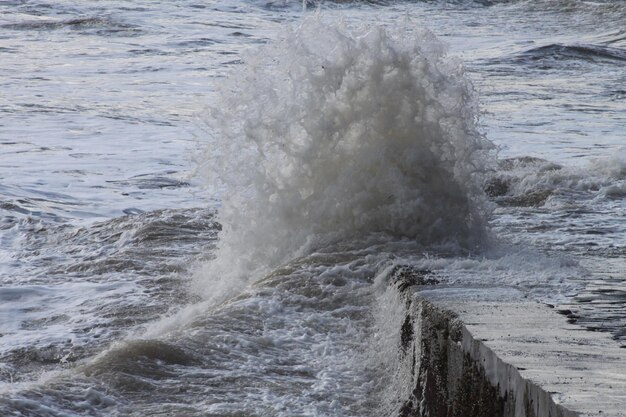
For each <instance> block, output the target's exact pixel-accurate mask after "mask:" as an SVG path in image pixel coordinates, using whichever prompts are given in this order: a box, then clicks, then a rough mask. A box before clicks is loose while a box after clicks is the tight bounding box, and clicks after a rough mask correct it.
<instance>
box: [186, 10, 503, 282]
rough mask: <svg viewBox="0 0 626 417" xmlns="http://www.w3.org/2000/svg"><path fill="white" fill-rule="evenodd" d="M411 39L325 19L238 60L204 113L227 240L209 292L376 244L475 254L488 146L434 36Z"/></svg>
mask: <svg viewBox="0 0 626 417" xmlns="http://www.w3.org/2000/svg"><path fill="white" fill-rule="evenodd" d="M410 32H411V31H407V30H406V28H404V29H399V30H394V31H393V32H391V31H390V30H385V29H382V28H380V27H376V26H368V27H361V28H356V29H355V28H347V27H346V26H345V25H344V24H342V23H336V22H335V23H326V22H324V19H323V18H322V17H320V16H317V17H315V18H310V19H306V20H305V21H303V22H302V23H301V24H300V25H299V26H298V27H296V28H290V29H288V30H287V31H286V33H285V34H284V36H283V37H282V40H279V41H277V42H274V43H272V44H269V45H266V46H264V47H262V48H260V49H258V50H257V51H256V52H252V53H249V54H248V55H247V56H245V57H244V63H243V65H241V66H240V67H239V68H238V69H237V70H236V71H235V72H234V73H233V74H232V75H231V77H230V78H229V79H228V80H227V82H226V83H225V84H224V86H223V87H222V88H221V90H220V91H219V92H218V96H219V100H218V101H217V103H216V104H214V105H212V106H211V107H210V109H209V111H208V113H207V116H206V123H207V126H208V132H209V135H208V136H209V138H208V142H209V143H208V144H207V146H206V148H205V149H206V150H205V151H204V152H203V153H202V154H201V155H200V156H199V158H198V159H199V161H200V171H201V173H202V175H204V176H205V177H206V178H207V179H208V181H209V183H210V184H211V185H212V187H213V192H215V193H217V194H218V195H219V198H220V200H221V208H220V209H219V221H220V222H221V224H222V226H223V231H222V233H221V236H220V239H221V241H220V244H219V248H218V251H217V259H216V260H215V261H213V262H211V263H210V264H209V265H208V266H206V267H204V268H202V270H201V271H200V272H199V273H198V275H199V276H200V277H201V280H202V281H206V279H205V276H206V275H212V276H213V277H218V280H219V281H222V283H223V284H224V285H226V287H233V286H237V283H242V282H247V281H249V279H250V277H255V276H257V277H258V276H259V275H260V274H262V273H264V272H267V271H268V270H270V269H271V268H274V267H276V266H277V265H280V264H282V263H284V262H286V261H288V260H290V259H292V258H294V257H296V256H300V255H305V254H307V253H309V252H310V251H312V250H314V249H317V248H320V247H323V246H325V245H328V244H330V243H333V242H338V241H346V240H350V239H358V238H363V237H366V236H368V235H372V234H378V235H384V236H389V237H392V238H394V239H396V238H402V239H411V240H415V241H417V242H419V243H420V244H423V245H433V244H446V245H449V246H453V247H456V248H462V249H472V248H475V247H476V246H478V245H480V243H481V241H482V240H483V238H484V234H485V219H486V216H487V212H488V209H487V204H486V203H485V199H484V194H483V192H482V189H481V186H482V183H481V181H482V174H483V173H484V172H485V171H487V170H488V169H489V167H490V163H491V162H490V161H491V160H490V158H489V157H488V155H489V152H490V149H492V144H491V143H490V142H489V141H488V140H487V139H485V138H484V137H483V135H481V133H480V132H479V131H478V129H477V101H476V97H475V93H474V90H473V88H472V85H471V83H470V82H469V80H468V79H467V78H466V76H465V74H464V70H463V66H462V64H461V63H460V61H459V60H457V59H454V58H451V57H449V56H448V55H447V54H446V48H445V45H444V44H443V43H442V42H440V41H439V40H437V39H436V38H435V36H434V35H433V34H432V33H431V32H429V31H427V30H422V31H418V33H417V34H415V33H412V34H409V33H410ZM413 32H415V31H413ZM252 279H254V278H252ZM210 281H211V282H212V284H211V285H210V287H211V288H210V289H209V292H210V293H213V294H215V292H216V291H217V292H221V290H218V289H217V288H216V287H215V285H217V284H216V280H215V279H210ZM226 281H228V282H229V283H228V284H226V283H225V282H226Z"/></svg>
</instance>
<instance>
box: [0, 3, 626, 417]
mask: <svg viewBox="0 0 626 417" xmlns="http://www.w3.org/2000/svg"><path fill="white" fill-rule="evenodd" d="M308 6H309V8H308V9H307V10H306V11H304V10H303V5H302V2H299V1H293V2H289V1H277V2H270V1H214V2H200V1H187V0H184V1H177V2H154V1H132V2H130V1H112V2H104V3H103V2H96V1H80V2H78V1H77V2H72V1H55V2H45V1H37V2H34V1H3V2H0V274H1V275H0V283H1V284H0V301H1V303H0V414H2V415H15V416H22V415H27V416H57V415H90V416H93V415H137V416H140V415H141V416H143V415H233V416H234V415H333V416H338V415H354V416H364V415H393V414H396V413H397V411H398V409H399V407H400V406H401V404H402V402H403V401H404V398H402V392H403V391H402V389H401V387H397V386H396V385H394V381H398V380H401V378H400V377H399V376H401V375H402V372H403V370H402V369H398V366H397V362H395V361H394V358H396V355H398V352H397V343H396V342H397V340H399V338H400V326H399V325H398V323H399V322H398V320H400V321H401V318H399V317H397V316H398V315H399V314H400V312H399V311H400V310H398V306H397V304H398V300H396V299H395V298H394V296H393V295H392V294H391V292H388V291H386V290H385V288H386V284H385V283H386V282H387V281H388V280H389V279H392V277H393V275H394V273H395V272H396V271H397V266H398V265H411V268H413V269H414V270H417V271H427V273H428V274H432V275H433V276H436V279H437V281H438V282H439V283H441V284H442V285H450V286H459V287H468V286H469V287H476V286H479V287H484V286H488V287H503V286H506V287H509V286H512V287H514V288H515V289H517V290H519V291H520V294H523V295H527V296H529V297H534V298H536V299H537V300H541V301H545V302H549V303H552V304H559V305H563V308H564V309H565V308H567V309H569V310H571V312H570V315H569V320H571V321H577V322H579V323H581V324H582V325H585V326H587V327H590V328H593V329H597V330H602V331H609V332H611V333H612V335H613V336H614V337H615V339H616V340H617V341H616V343H622V344H625V343H626V334H625V333H624V330H623V329H624V325H625V324H626V275H625V273H624V271H626V149H625V148H624V146H625V145H626V136H625V132H626V90H625V87H624V86H625V85H626V69H625V68H626V31H625V29H624V22H625V21H626V4H625V3H624V2H622V1H619V0H614V1H597V2H584V1H578V0H567V1H565V0H563V1H539V2H536V1H532V2H531V1H512V2H469V1H468V2H417V3H413V2H411V3H407V2H337V3H330V2H326V3H323V5H322V7H321V16H320V17H317V18H315V17H314V15H315V14H316V12H315V10H314V8H313V7H312V6H313V5H312V4H308ZM307 16H308V17H309V19H308V20H306V21H305V20H304V19H305V17H307ZM303 22H305V23H304V24H303ZM426 29H428V30H430V31H425V30H426ZM444 43H445V44H444ZM446 50H448V52H446ZM206 186H208V188H207V187H206ZM392 329H395V330H392ZM396 339H397V340H396ZM396 383H397V382H396Z"/></svg>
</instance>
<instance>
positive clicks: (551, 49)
mask: <svg viewBox="0 0 626 417" xmlns="http://www.w3.org/2000/svg"><path fill="white" fill-rule="evenodd" d="M514 60H515V61H516V62H523V63H535V62H541V63H547V62H549V61H565V60H568V61H569V60H578V61H587V62H597V63H614V64H619V65H623V62H624V61H626V50H624V49H621V48H615V47H608V46H600V45H591V44H578V45H564V44H558V43H555V44H549V45H544V46H540V47H537V48H532V49H529V50H527V51H524V52H522V53H519V54H517V55H516V56H515V58H514Z"/></svg>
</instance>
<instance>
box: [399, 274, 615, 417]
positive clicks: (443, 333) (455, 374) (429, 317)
mask: <svg viewBox="0 0 626 417" xmlns="http://www.w3.org/2000/svg"><path fill="white" fill-rule="evenodd" d="M428 284H433V282H432V280H428V279H424V276H423V275H421V276H420V273H419V272H418V273H417V278H416V274H415V271H413V273H411V272H410V271H409V272H408V273H407V271H404V273H403V274H400V275H397V276H396V277H395V279H394V280H392V288H391V290H392V291H399V292H400V296H401V298H402V299H403V300H404V302H405V305H406V316H405V319H404V321H403V323H402V328H401V330H400V344H401V346H400V350H401V353H400V360H401V361H403V362H404V364H403V365H402V366H403V367H405V369H407V368H408V369H410V370H411V371H410V372H409V373H410V384H411V390H410V394H409V395H408V398H406V401H405V402H404V404H403V405H402V406H401V408H400V410H399V416H401V417H408V416H437V417H449V416H455V417H457V416H458V417H471V416H481V417H492V416H493V417H496V416H497V417H500V416H501V417H544V416H545V417H569V416H589V417H591V416H612V417H624V416H626V350H625V349H620V347H619V346H618V344H617V343H616V342H615V341H613V340H612V339H611V338H610V337H609V336H608V335H606V334H603V333H596V332H591V331H588V330H586V329H584V328H582V327H579V326H576V325H574V324H570V323H568V322H567V320H566V317H564V316H563V315H562V314H558V312H557V311H556V310H555V309H554V308H550V307H549V306H547V305H544V304H540V303H536V302H529V301H527V300H524V299H523V296H521V295H520V294H519V293H518V292H517V291H516V290H514V289H510V288H497V289H493V288H490V289H476V288H473V289H467V288H458V287H457V288H451V287H447V288H445V287H439V286H437V285H428ZM407 382H408V380H407Z"/></svg>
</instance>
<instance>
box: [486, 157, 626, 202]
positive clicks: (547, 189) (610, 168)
mask: <svg viewBox="0 0 626 417" xmlns="http://www.w3.org/2000/svg"><path fill="white" fill-rule="evenodd" d="M624 154H625V153H624V152H623V151H622V150H620V151H618V152H617V153H616V154H615V155H613V156H611V157H605V158H597V159H592V160H590V161H588V162H587V163H585V164H584V165H581V166H561V165H558V164H555V163H552V162H549V161H546V160H544V159H541V158H534V157H521V158H509V159H503V160H500V161H499V163H498V166H499V169H498V171H497V172H494V173H493V175H492V176H490V178H489V179H488V180H487V182H486V185H485V192H486V193H487V194H488V195H489V196H490V197H492V198H494V199H495V201H496V202H497V203H499V204H500V205H503V206H521V207H524V206H543V205H545V204H546V203H547V202H548V201H552V202H554V201H555V199H556V198H557V197H558V196H562V197H565V199H564V201H563V203H564V204H569V203H571V202H572V201H573V200H578V201H581V200H588V201H592V200H593V201H597V200H607V199H619V198H623V197H625V196H626V158H625V157H624Z"/></svg>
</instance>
